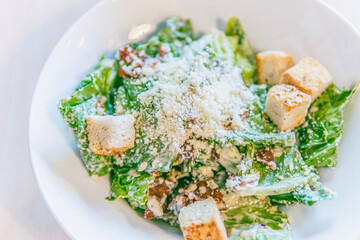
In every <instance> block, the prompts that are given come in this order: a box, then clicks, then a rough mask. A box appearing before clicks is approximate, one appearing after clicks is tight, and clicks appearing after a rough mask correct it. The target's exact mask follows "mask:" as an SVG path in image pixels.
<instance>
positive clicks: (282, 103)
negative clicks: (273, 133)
mask: <svg viewBox="0 0 360 240" xmlns="http://www.w3.org/2000/svg"><path fill="white" fill-rule="evenodd" d="M310 102H311V97H310V96H309V95H308V94H306V93H303V92H301V91H300V90H299V89H297V88H296V87H294V86H291V85H286V84H281V85H276V86H274V87H272V88H270V90H269V92H268V95H267V98H266V103H265V110H266V113H267V115H268V116H269V117H270V118H271V120H272V121H273V122H274V123H275V124H276V125H277V126H278V128H279V129H280V131H285V130H288V129H291V128H294V127H297V126H299V125H301V124H302V123H304V122H305V116H306V114H307V110H308V108H309V106H310Z"/></svg>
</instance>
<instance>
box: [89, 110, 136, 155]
mask: <svg viewBox="0 0 360 240" xmlns="http://www.w3.org/2000/svg"><path fill="white" fill-rule="evenodd" d="M134 121H135V119H134V117H133V116H132V115H122V116H95V115H93V116H89V117H88V118H87V119H86V122H87V127H86V131H87V133H88V139H89V148H90V150H91V151H92V152H93V153H95V154H101V155H114V154H116V153H118V152H122V151H126V150H128V149H130V148H132V147H134V141H135V129H134Z"/></svg>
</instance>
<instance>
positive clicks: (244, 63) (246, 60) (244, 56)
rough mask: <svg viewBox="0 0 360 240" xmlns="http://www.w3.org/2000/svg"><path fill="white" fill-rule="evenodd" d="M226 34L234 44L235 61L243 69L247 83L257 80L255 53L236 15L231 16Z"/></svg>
mask: <svg viewBox="0 0 360 240" xmlns="http://www.w3.org/2000/svg"><path fill="white" fill-rule="evenodd" d="M225 34H226V36H227V38H228V40H229V42H230V43H231V44H232V45H233V47H234V49H235V51H234V54H235V55H234V58H235V63H236V65H237V66H238V67H240V69H241V70H242V73H241V75H242V77H243V80H244V83H245V84H246V85H248V86H249V85H251V84H252V83H254V82H256V73H257V69H256V61H255V54H254V52H253V51H252V50H251V47H250V44H249V41H248V39H247V37H246V34H245V31H244V29H243V27H242V25H241V23H240V20H239V19H238V18H236V17H231V18H230V19H229V20H228V22H227V24H226V28H225Z"/></svg>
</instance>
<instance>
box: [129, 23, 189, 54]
mask: <svg viewBox="0 0 360 240" xmlns="http://www.w3.org/2000/svg"><path fill="white" fill-rule="evenodd" d="M193 38H194V32H193V28H192V25H191V22H190V20H183V19H181V18H168V19H167V20H166V21H165V27H163V28H162V29H161V30H160V31H159V32H158V33H157V34H155V35H153V36H152V37H151V38H150V39H149V40H148V41H147V42H146V43H142V44H133V47H134V48H135V49H136V50H138V51H142V50H144V51H145V53H146V54H148V55H150V56H152V57H155V56H156V54H157V53H158V52H159V46H160V45H161V44H167V45H168V46H169V47H170V50H171V52H172V53H173V54H174V56H179V54H180V52H181V49H182V47H183V46H184V45H187V44H189V43H190V42H191V41H192V40H193Z"/></svg>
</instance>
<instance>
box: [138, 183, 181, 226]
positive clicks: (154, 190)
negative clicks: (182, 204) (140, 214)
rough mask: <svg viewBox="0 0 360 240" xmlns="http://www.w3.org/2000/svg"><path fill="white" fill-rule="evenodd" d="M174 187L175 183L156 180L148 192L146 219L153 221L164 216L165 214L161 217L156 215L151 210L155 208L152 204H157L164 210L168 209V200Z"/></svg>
mask: <svg viewBox="0 0 360 240" xmlns="http://www.w3.org/2000/svg"><path fill="white" fill-rule="evenodd" d="M174 187H175V184H174V183H173V182H170V181H167V180H164V179H163V178H156V179H155V180H154V182H153V183H152V184H150V186H149V189H148V191H147V195H148V201H147V203H146V209H145V214H144V218H146V219H153V218H159V217H161V216H162V214H163V213H162V214H161V215H160V216H158V215H156V214H155V213H154V211H153V210H152V209H151V208H152V207H153V206H152V205H151V204H152V203H155V204H157V205H159V206H161V207H162V209H163V210H164V209H165V207H166V199H167V197H168V196H169V195H170V194H171V193H172V191H173V189H174ZM150 199H151V202H150Z"/></svg>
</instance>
